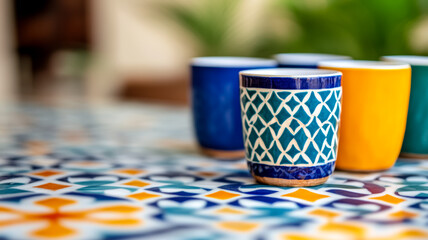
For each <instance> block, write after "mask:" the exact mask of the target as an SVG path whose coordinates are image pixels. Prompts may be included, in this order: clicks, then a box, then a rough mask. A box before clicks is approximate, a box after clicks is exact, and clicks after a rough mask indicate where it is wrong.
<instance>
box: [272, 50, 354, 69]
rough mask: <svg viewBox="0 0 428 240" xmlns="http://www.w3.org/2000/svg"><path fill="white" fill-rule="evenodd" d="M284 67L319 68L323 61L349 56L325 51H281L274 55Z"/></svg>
mask: <svg viewBox="0 0 428 240" xmlns="http://www.w3.org/2000/svg"><path fill="white" fill-rule="evenodd" d="M274 58H275V60H276V61H277V62H278V64H279V67H282V68H317V66H318V63H319V62H321V61H330V60H349V59H352V58H351V57H349V56H342V55H334V54H324V53H280V54H276V55H274Z"/></svg>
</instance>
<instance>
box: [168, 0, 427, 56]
mask: <svg viewBox="0 0 428 240" xmlns="http://www.w3.org/2000/svg"><path fill="white" fill-rule="evenodd" d="M195 3H197V4H192V5H179V4H169V5H167V6H163V9H164V10H165V13H166V15H167V16H169V17H171V18H172V19H173V20H174V21H175V22H176V23H177V24H179V25H180V26H182V27H183V28H184V29H185V30H187V32H188V33H190V34H191V35H192V36H193V37H194V38H195V39H196V40H197V42H198V43H199V50H200V51H199V53H200V55H213V56H215V55H247V56H270V55H272V54H274V53H279V52H321V53H336V54H344V55H350V56H352V57H354V58H356V59H378V58H379V56H382V55H389V54H424V53H418V52H415V51H414V50H413V49H412V48H411V46H410V38H411V31H412V29H413V27H414V26H415V24H416V23H417V22H418V21H419V20H420V19H421V18H422V17H423V16H426V15H427V9H428V0H271V1H269V3H271V9H270V11H269V13H268V14H266V16H265V18H264V19H263V22H264V24H265V25H266V26H265V28H264V29H262V32H260V33H259V34H258V35H259V36H258V38H257V39H255V40H253V41H255V42H254V43H253V44H250V45H247V48H246V49H243V47H242V46H241V44H240V43H239V41H236V38H235V37H236V34H239V33H238V31H236V29H234V28H233V27H234V22H235V21H236V19H235V18H236V13H237V10H238V8H239V6H240V4H241V3H242V2H241V1H239V0H200V1H195ZM273 18H280V19H282V21H284V22H285V21H289V22H291V23H292V24H291V27H290V29H286V31H285V32H286V33H287V34H288V35H287V36H284V34H278V29H277V28H275V27H272V26H271V25H270V24H271V22H272V19H273ZM248 46H250V47H248ZM249 48H250V49H249Z"/></svg>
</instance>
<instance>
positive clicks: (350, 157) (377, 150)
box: [319, 60, 410, 171]
mask: <svg viewBox="0 0 428 240" xmlns="http://www.w3.org/2000/svg"><path fill="white" fill-rule="evenodd" d="M319 67H320V68H323V69H332V70H338V71H341V72H342V73H343V81H342V88H343V102H342V109H343V111H342V123H341V128H340V138H339V141H340V146H339V151H338V158H337V165H336V166H337V168H339V169H343V170H349V171H379V170H385V169H388V168H390V167H392V166H393V165H394V163H395V161H396V159H397V157H398V155H399V153H400V149H401V144H402V142H403V136H404V130H405V127H406V118H407V108H408V103H409V95H410V66H409V65H408V64H403V63H387V62H377V61H353V60H349V61H328V62H321V63H320V65H319Z"/></svg>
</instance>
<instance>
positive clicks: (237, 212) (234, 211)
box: [215, 207, 245, 214]
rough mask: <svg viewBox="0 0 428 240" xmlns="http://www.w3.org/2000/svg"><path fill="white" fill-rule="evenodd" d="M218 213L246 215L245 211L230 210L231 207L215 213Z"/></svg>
mask: <svg viewBox="0 0 428 240" xmlns="http://www.w3.org/2000/svg"><path fill="white" fill-rule="evenodd" d="M215 212H216V213H219V214H244V213H245V212H244V211H241V210H238V209H233V208H229V207H223V208H220V209H218V210H217V211H215Z"/></svg>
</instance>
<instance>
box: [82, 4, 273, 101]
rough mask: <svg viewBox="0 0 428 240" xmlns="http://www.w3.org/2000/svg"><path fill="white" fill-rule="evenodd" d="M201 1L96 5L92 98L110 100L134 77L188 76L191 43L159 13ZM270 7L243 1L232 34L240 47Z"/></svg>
mask: <svg viewBox="0 0 428 240" xmlns="http://www.w3.org/2000/svg"><path fill="white" fill-rule="evenodd" d="M198 1H199V0H144V1H140V0H121V1H117V0H94V1H93V7H92V9H93V17H94V19H93V24H94V27H93V28H92V29H93V32H94V36H93V42H94V51H95V57H94V66H92V71H91V74H90V76H92V77H90V80H89V82H88V84H89V86H88V89H89V92H90V95H91V96H93V97H95V98H96V97H97V96H111V95H112V94H114V92H115V91H116V89H117V88H118V87H119V86H120V84H122V82H121V81H122V80H123V79H126V78H127V77H130V76H131V77H132V76H144V78H142V79H141V81H158V82H159V81H169V80H171V79H174V78H176V77H178V78H180V77H181V78H183V76H187V75H188V63H189V59H190V58H191V57H194V56H195V55H196V54H197V49H198V46H197V44H196V42H194V40H193V39H192V38H191V37H189V35H188V34H187V33H186V32H185V31H184V30H183V29H182V28H181V27H180V26H179V25H178V24H176V23H174V22H173V21H172V20H171V19H170V18H169V17H168V16H166V15H165V13H164V12H163V11H162V4H183V5H192V4H194V5H196V4H198ZM267 2H268V1H264V0H247V1H245V2H244V3H243V4H242V5H241V8H240V10H239V11H238V14H237V15H236V24H235V26H234V28H233V29H234V30H235V31H239V32H240V34H236V35H238V36H240V39H237V41H240V42H242V44H243V45H245V44H250V43H251V41H250V39H251V38H253V37H254V36H255V34H257V31H255V29H254V27H255V26H257V25H260V17H261V16H262V13H263V10H264V6H265V5H266V3H267Z"/></svg>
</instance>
